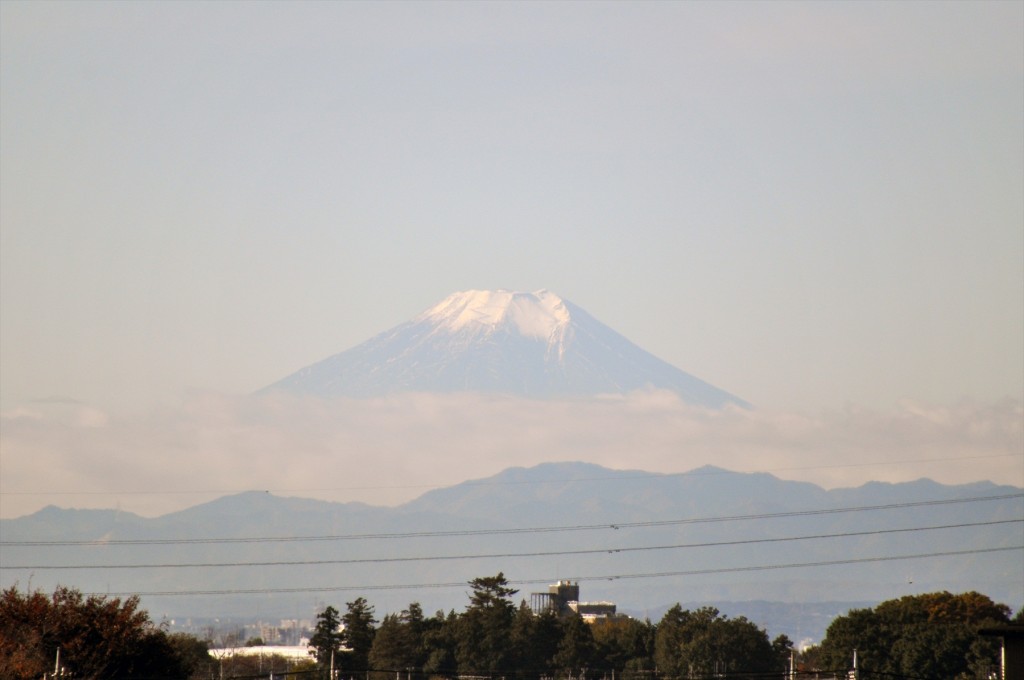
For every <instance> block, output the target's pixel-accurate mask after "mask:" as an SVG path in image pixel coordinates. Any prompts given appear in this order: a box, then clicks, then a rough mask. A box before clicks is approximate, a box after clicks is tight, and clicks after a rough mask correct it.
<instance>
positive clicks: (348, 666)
mask: <svg viewBox="0 0 1024 680" xmlns="http://www.w3.org/2000/svg"><path fill="white" fill-rule="evenodd" d="M345 604H346V606H347V607H348V609H347V611H346V612H345V615H344V616H342V617H341V623H342V626H343V630H342V632H341V642H342V644H343V645H344V646H345V647H346V648H347V649H345V651H344V655H345V662H344V668H345V670H348V671H365V670H368V669H369V667H370V650H371V649H372V648H373V638H374V635H376V632H377V629H376V628H374V624H375V623H377V620H376V619H375V618H373V607H372V606H371V605H370V604H368V603H367V602H366V600H365V599H364V598H362V597H357V598H356V599H355V600H354V601H353V602H346V603H345Z"/></svg>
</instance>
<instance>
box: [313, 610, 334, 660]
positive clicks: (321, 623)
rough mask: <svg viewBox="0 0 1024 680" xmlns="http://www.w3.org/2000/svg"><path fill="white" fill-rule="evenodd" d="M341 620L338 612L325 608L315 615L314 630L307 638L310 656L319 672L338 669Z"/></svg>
mask: <svg viewBox="0 0 1024 680" xmlns="http://www.w3.org/2000/svg"><path fill="white" fill-rule="evenodd" d="M340 626H341V618H340V617H339V616H338V610H337V609H335V608H334V607H331V606H327V607H326V608H325V609H324V610H323V611H322V612H320V613H319V614H317V615H316V628H314V629H313V635H312V636H311V637H310V638H309V647H310V652H309V653H310V655H311V656H312V657H313V658H315V659H316V663H317V665H318V666H319V667H320V669H321V670H327V669H329V668H331V666H332V662H333V665H334V667H335V668H340V663H339V662H340V660H341V631H340V630H338V629H339V627H340Z"/></svg>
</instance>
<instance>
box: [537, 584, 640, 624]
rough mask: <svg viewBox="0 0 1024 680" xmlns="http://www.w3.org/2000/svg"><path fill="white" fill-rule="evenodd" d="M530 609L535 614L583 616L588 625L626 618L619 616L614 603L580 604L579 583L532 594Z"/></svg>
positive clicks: (552, 586) (558, 585) (622, 615)
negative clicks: (551, 613)
mask: <svg viewBox="0 0 1024 680" xmlns="http://www.w3.org/2000/svg"><path fill="white" fill-rule="evenodd" d="M530 609H532V610H533V612H534V613H535V614H541V613H543V612H546V611H552V612H554V613H555V614H557V615H558V616H570V615H572V614H576V615H578V616H581V617H582V618H583V620H584V621H586V622H587V623H594V622H597V621H606V620H609V619H615V618H626V616H625V614H617V613H616V611H615V603H614V602H580V584H579V582H578V581H577V582H576V583H573V582H572V581H559V582H558V583H552V584H551V585H550V586H548V592H546V593H530Z"/></svg>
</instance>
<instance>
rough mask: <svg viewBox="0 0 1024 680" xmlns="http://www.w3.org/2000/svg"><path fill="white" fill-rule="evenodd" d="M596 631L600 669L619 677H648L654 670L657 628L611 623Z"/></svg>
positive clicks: (621, 621) (623, 621) (630, 622)
mask: <svg viewBox="0 0 1024 680" xmlns="http://www.w3.org/2000/svg"><path fill="white" fill-rule="evenodd" d="M593 630H594V643H595V644H596V645H597V652H596V654H597V658H598V659H599V661H598V665H599V667H600V668H602V669H606V670H612V671H614V672H615V673H616V675H617V676H620V677H622V676H628V677H638V676H640V675H644V674H647V675H649V671H653V670H654V630H655V627H654V625H653V624H652V623H651V622H650V621H637V620H636V619H629V618H621V619H612V620H610V621H605V622H603V623H602V624H601V625H598V626H594V629H593ZM645 672H646V673H645Z"/></svg>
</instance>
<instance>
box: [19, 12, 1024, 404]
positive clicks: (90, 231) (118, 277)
mask: <svg viewBox="0 0 1024 680" xmlns="http://www.w3.org/2000/svg"><path fill="white" fill-rule="evenodd" d="M1022 15H1024V5H1022V4H1021V3H1017V2H994V3H985V2H968V3H903V4H901V3H889V2H886V3H809V2H800V3H792V4H790V3H775V2H771V3H764V2H759V3H740V2H734V3H699V2H683V3H667V2H658V3H647V4H645V3H633V2H631V3H584V2H571V3H569V2H566V3H554V2H551V3H492V2H487V3H470V2H464V3H429V2H416V3H400V2H385V3H357V2H345V3H270V2H260V3H256V2H252V3H248V2H232V3H195V2H192V3H188V2H175V3H99V2H88V3H45V2H28V3H21V2H6V1H5V2H4V3H3V5H2V40H0V49H2V64H0V68H2V72H0V73H2V81H0V84H2V88H3V90H2V95H3V96H2V99H0V107H2V108H0V113H2V118H0V123H2V142H3V143H2V157H0V160H2V176H0V180H2V199H3V200H2V207H0V210H2V213H0V216H2V250H0V257H2V272H0V274H2V288H0V295H2V298H0V301H2V327H0V330H2V346H0V358H2V375H3V378H2V383H0V386H2V399H3V404H4V406H5V407H7V408H10V407H11V406H14V405H17V404H18V403H21V402H24V401H26V400H32V399H38V398H44V397H48V396H52V395H66V396H70V397H74V398H76V399H81V400H84V401H88V402H89V403H93V404H97V405H100V406H102V407H104V408H125V407H138V406H140V405H151V404H158V403H164V404H166V403H175V402H176V401H177V400H178V399H180V398H181V396H182V394H183V393H184V392H185V391H187V390H193V389H200V390H216V391H223V392H228V393H238V392H248V391H251V390H254V389H257V388H259V387H262V386H263V385H265V384H267V383H269V382H272V381H274V380H276V379H277V378H279V377H281V376H282V375H284V374H287V373H289V372H291V371H292V370H294V369H296V368H298V367H300V366H302V365H305V364H307V363H311V362H313V361H315V360H318V359H320V358H323V357H324V356H327V355H329V354H332V353H335V352H338V351H341V350H344V349H347V348H348V347H351V346H353V345H355V344H357V343H359V342H361V341H363V340H365V339H367V338H369V337H370V336H371V335H373V334H375V333H377V332H379V331H382V330H385V329H386V328H389V327H391V326H393V325H395V324H397V323H399V322H401V321H404V320H406V319H408V318H409V317H411V316H412V315H414V314H416V313H418V312H419V311H422V310H423V309H425V308H427V307H429V306H431V305H432V304H434V303H435V302H437V301H438V300H440V299H441V298H443V297H444V296H445V295H447V294H449V293H451V292H453V291H455V290H461V289H468V288H513V289H524V290H533V289H537V288H548V289H550V290H553V291H555V292H557V293H558V294H560V295H562V296H563V297H565V298H567V299H570V300H572V301H574V302H576V303H577V304H578V305H580V306H582V307H584V308H585V309H587V310H588V311H590V312H591V313H592V314H593V315H594V316H596V317H597V318H598V319H601V320H603V321H604V322H606V323H608V324H609V325H611V326H613V327H614V328H616V329H617V330H619V331H620V332H622V333H623V334H625V335H626V336H627V337H629V338H630V339H632V340H634V341H635V342H637V343H638V344H640V345H641V346H643V347H645V348H646V349H648V350H650V351H652V352H654V353H655V354H657V355H659V356H661V357H662V358H664V359H666V360H668V361H670V362H672V363H674V364H676V365H677V366H679V367H680V368H682V369H684V370H687V371H690V372H692V373H694V374H696V375H698V376H700V377H702V378H704V379H706V380H708V381H710V382H712V383H714V384H716V385H719V386H721V387H722V388H723V389H726V390H729V391H731V392H733V393H735V394H737V395H740V396H742V397H743V398H744V399H747V400H749V401H751V402H754V403H755V404H759V405H766V406H773V407H785V408H795V409H803V410H807V409H811V410H814V409H818V408H822V407H835V406H842V405H843V404H846V403H851V402H852V403H858V404H867V405H872V406H890V405H892V404H893V403H895V402H896V401H897V400H899V399H902V398H915V399H925V400H929V401H933V402H938V403H950V402H955V401H956V400H958V399H961V398H973V399H982V400H993V399H998V398H1001V397H1005V396H1011V397H1014V398H1021V396H1022V392H1024V350H1022V347H1024V330H1022V329H1024V311H1022V310H1024V205H1022V204H1024V199H1022V184H1024V171H1022V159H1024V137H1022V134H1024V133H1022V129H1024V113H1022V106H1024V89H1022V82H1024V50H1022V37H1021V36H1022V27H1024V18H1022Z"/></svg>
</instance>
